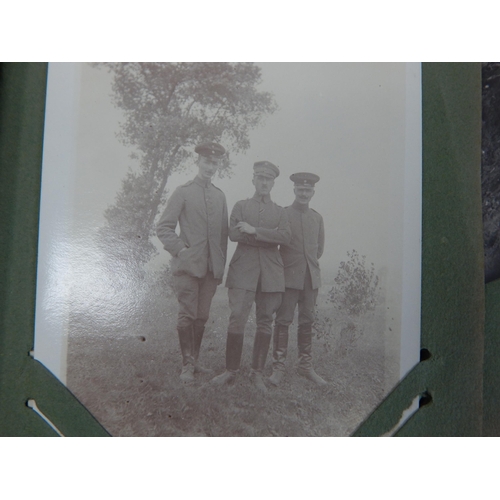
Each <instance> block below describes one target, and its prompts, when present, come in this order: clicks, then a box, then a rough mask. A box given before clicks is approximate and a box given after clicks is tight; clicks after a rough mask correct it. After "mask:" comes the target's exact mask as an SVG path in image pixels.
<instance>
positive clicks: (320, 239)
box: [276, 202, 325, 328]
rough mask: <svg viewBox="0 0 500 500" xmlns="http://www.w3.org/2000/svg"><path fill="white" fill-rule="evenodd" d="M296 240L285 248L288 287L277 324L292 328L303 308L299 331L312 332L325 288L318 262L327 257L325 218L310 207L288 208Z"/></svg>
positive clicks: (297, 206) (284, 257)
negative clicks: (322, 288)
mask: <svg viewBox="0 0 500 500" xmlns="http://www.w3.org/2000/svg"><path fill="white" fill-rule="evenodd" d="M286 213H287V215H288V220H289V221H290V226H291V229H292V238H291V240H290V242H289V243H288V244H287V245H281V247H280V253H281V256H282V258H283V263H284V266H285V286H286V290H285V293H284V295H283V300H282V302H281V306H280V308H279V310H278V312H277V313H276V324H277V325H280V326H289V325H290V324H291V323H292V321H293V315H294V313H295V307H296V306H297V304H298V305H299V318H298V322H299V327H301V328H304V327H306V328H310V327H311V326H312V324H313V322H314V315H315V306H316V298H317V296H318V289H319V287H320V286H321V276H320V269H319V262H318V259H319V258H320V257H321V255H322V254H323V249H324V242H325V231H324V224H323V218H322V217H321V215H320V214H319V213H318V212H316V211H315V210H312V209H311V208H309V207H308V206H304V205H301V204H300V203H297V202H294V203H293V204H292V205H291V206H289V207H287V208H286Z"/></svg>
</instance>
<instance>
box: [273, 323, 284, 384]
mask: <svg viewBox="0 0 500 500" xmlns="http://www.w3.org/2000/svg"><path fill="white" fill-rule="evenodd" d="M287 350H288V326H283V325H274V333H273V373H272V375H271V376H270V377H269V382H271V384H273V385H276V386H278V385H279V384H280V383H281V380H282V379H283V376H284V375H285V360H286V355H287Z"/></svg>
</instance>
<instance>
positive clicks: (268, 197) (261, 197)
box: [252, 193, 271, 203]
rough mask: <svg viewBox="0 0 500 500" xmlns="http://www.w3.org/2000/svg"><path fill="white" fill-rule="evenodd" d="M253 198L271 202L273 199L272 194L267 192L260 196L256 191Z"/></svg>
mask: <svg viewBox="0 0 500 500" xmlns="http://www.w3.org/2000/svg"><path fill="white" fill-rule="evenodd" d="M252 200H255V201H258V202H259V203H269V202H270V201H271V195H269V194H265V195H264V196H259V195H258V194H257V193H255V194H254V195H253V196H252Z"/></svg>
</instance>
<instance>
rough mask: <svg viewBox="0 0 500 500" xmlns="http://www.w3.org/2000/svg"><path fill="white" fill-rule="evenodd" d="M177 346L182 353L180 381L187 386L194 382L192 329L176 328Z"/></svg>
mask: <svg viewBox="0 0 500 500" xmlns="http://www.w3.org/2000/svg"><path fill="white" fill-rule="evenodd" d="M177 333H178V334H179V344H180V346H181V353H182V371H181V376H180V379H181V381H182V382H184V383H186V384H189V383H191V382H194V357H193V327H192V326H190V327H183V328H180V327H179V328H177Z"/></svg>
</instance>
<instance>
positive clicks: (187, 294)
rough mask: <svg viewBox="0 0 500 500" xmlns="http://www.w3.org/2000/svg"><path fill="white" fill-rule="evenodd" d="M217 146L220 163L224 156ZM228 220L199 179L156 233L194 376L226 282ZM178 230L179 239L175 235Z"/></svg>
mask: <svg viewBox="0 0 500 500" xmlns="http://www.w3.org/2000/svg"><path fill="white" fill-rule="evenodd" d="M211 145H212V146H213V143H211V144H209V145H202V146H201V149H200V147H198V148H197V149H196V150H195V151H196V152H198V153H199V154H205V153H206V152H207V151H206V150H205V149H203V147H205V146H211ZM215 146H218V148H215V152H216V153H218V154H215V155H214V156H216V157H217V156H220V152H221V150H222V151H224V150H223V148H222V146H219V145H215ZM219 148H221V149H219ZM200 151H201V152H200ZM212 151H214V149H208V152H209V153H210V152H212ZM224 152H225V151H224ZM227 219H228V212H227V205H226V197H225V195H224V193H223V192H222V191H221V190H220V189H219V188H217V187H215V186H214V185H213V184H212V183H211V182H210V181H209V180H204V179H201V178H200V177H199V176H197V177H195V178H194V179H193V180H191V181H189V182H187V183H186V184H184V185H182V186H180V187H178V188H177V189H176V190H175V191H174V192H173V193H172V196H171V197H170V199H169V200H168V203H167V207H166V209H165V211H164V212H163V215H162V216H161V218H160V221H159V222H158V225H157V229H156V233H157V235H158V238H159V239H160V241H161V242H162V243H163V245H164V248H165V250H167V251H168V252H169V253H170V254H171V255H172V259H171V262H170V269H171V272H172V274H173V280H174V289H175V293H176V296H177V300H178V302H179V313H178V319H177V330H178V333H179V342H180V345H181V351H182V355H183V366H187V367H188V368H189V366H191V368H190V369H191V370H193V369H198V370H200V371H202V369H201V368H200V367H199V365H198V363H197V361H198V356H199V352H200V346H201V341H202V338H203V334H204V330H205V324H206V322H207V320H208V317H209V313H210V306H211V303H212V298H213V296H214V294H215V292H216V289H217V286H218V285H219V284H220V283H222V278H223V276H224V267H225V263H226V252H227V237H228V222H227ZM177 224H179V227H180V234H179V235H177V233H176V232H175V230H176V227H177ZM183 249H185V250H184V251H182V252H181V250H183ZM188 378H190V377H188Z"/></svg>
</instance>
